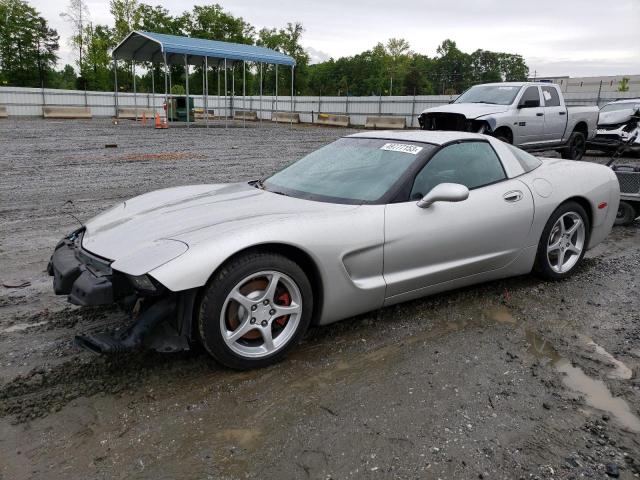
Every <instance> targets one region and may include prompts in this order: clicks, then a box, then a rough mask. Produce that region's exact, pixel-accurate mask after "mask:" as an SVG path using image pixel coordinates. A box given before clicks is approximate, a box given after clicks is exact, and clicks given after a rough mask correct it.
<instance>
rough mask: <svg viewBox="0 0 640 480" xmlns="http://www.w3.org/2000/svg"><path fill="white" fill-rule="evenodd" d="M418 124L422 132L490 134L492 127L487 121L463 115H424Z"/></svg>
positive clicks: (444, 113)
mask: <svg viewBox="0 0 640 480" xmlns="http://www.w3.org/2000/svg"><path fill="white" fill-rule="evenodd" d="M418 124H420V128H421V129H422V130H447V131H455V132H473V133H490V126H489V124H488V123H487V122H486V121H485V120H478V119H473V118H467V117H465V116H464V115H462V114H461V113H448V112H428V113H422V114H421V115H420V116H419V117H418Z"/></svg>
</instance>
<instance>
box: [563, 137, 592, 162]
mask: <svg viewBox="0 0 640 480" xmlns="http://www.w3.org/2000/svg"><path fill="white" fill-rule="evenodd" d="M586 151H587V140H586V139H585V138H584V134H583V133H582V132H573V133H572V134H571V136H570V137H569V145H568V146H567V148H566V149H564V150H562V152H561V154H562V158H566V159H568V160H581V159H582V156H583V155H584V154H585V152H586Z"/></svg>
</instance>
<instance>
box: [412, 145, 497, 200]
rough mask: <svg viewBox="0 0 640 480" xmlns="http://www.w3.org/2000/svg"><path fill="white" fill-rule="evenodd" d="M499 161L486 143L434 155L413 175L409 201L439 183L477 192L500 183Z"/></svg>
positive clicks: (443, 151)
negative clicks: (458, 185)
mask: <svg viewBox="0 0 640 480" xmlns="http://www.w3.org/2000/svg"><path fill="white" fill-rule="evenodd" d="M505 178H506V175H505V173H504V169H503V168H502V163H501V162H500V159H499V158H498V156H497V155H496V152H494V150H493V148H491V145H489V144H488V143H487V142H462V143H456V144H454V145H449V146H448V147H445V148H443V149H442V150H440V151H439V152H437V153H436V154H435V155H434V156H433V157H432V158H431V160H429V162H428V163H427V164H426V165H425V166H424V167H423V168H422V170H421V171H420V172H419V173H418V174H417V175H416V178H415V180H414V182H413V188H412V189H411V197H410V198H411V200H419V199H421V198H422V197H423V196H425V195H426V194H427V193H429V191H431V189H432V188H433V187H435V186H436V185H438V184H440V183H460V184H462V185H465V186H466V187H467V188H469V189H472V188H478V187H482V186H484V185H489V184H491V183H495V182H499V181H500V180H504V179H505Z"/></svg>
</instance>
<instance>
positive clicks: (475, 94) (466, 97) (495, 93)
mask: <svg viewBox="0 0 640 480" xmlns="http://www.w3.org/2000/svg"><path fill="white" fill-rule="evenodd" d="M520 88H521V87H517V86H513V85H476V86H475V87H471V88H470V89H469V90H467V91H466V92H464V93H463V94H462V95H460V96H459V97H458V98H457V99H456V101H455V102H453V103H490V104H494V105H511V104H512V103H513V101H514V100H515V98H516V95H517V94H518V92H519V91H520Z"/></svg>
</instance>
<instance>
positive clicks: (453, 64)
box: [436, 39, 471, 95]
mask: <svg viewBox="0 0 640 480" xmlns="http://www.w3.org/2000/svg"><path fill="white" fill-rule="evenodd" d="M437 53H438V58H437V60H436V73H437V77H438V78H437V80H438V81H439V83H440V86H441V93H442V94H445V95H447V94H455V93H460V92H462V91H463V90H465V89H466V88H467V87H468V86H469V84H470V78H469V77H470V70H471V56H470V55H468V54H466V53H464V52H462V51H460V50H459V49H458V47H457V45H456V42H454V41H453V40H448V39H447V40H445V41H444V42H442V43H441V44H440V46H439V47H438V49H437Z"/></svg>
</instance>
